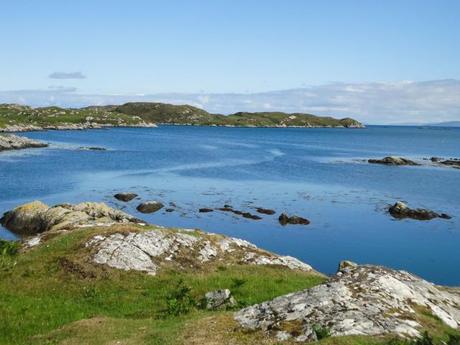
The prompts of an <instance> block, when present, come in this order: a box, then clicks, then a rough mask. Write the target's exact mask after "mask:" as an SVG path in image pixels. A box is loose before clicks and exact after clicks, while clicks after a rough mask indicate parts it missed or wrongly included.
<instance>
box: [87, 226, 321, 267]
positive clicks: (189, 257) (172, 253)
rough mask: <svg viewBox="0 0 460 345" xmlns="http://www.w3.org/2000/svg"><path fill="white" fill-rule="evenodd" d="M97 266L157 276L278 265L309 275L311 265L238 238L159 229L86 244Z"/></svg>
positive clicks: (111, 237) (108, 236) (99, 238)
mask: <svg viewBox="0 0 460 345" xmlns="http://www.w3.org/2000/svg"><path fill="white" fill-rule="evenodd" d="M86 247H87V248H89V249H90V250H91V252H92V260H93V262H94V263H96V264H101V265H107V266H109V267H112V268H117V269H122V270H127V271H129V270H135V271H143V272H147V273H149V274H152V275H155V274H156V273H157V272H158V271H159V270H161V269H162V268H173V269H176V270H177V269H178V270H181V269H183V270H190V269H193V268H195V269H205V268H206V267H208V265H215V264H219V265H231V264H249V265H275V266H284V267H286V268H289V269H294V270H301V271H305V272H310V271H313V269H312V267H311V266H310V265H307V264H306V263H303V262H301V261H300V260H298V259H296V258H293V257H290V256H279V255H276V254H273V253H270V252H267V251H265V250H262V249H259V248H257V247H256V246H255V245H253V244H251V243H249V242H247V241H244V240H240V239H237V238H230V237H225V236H222V235H217V234H208V233H203V232H199V231H193V232H190V231H185V230H182V231H173V230H171V229H161V228H158V229H155V230H147V231H142V232H128V233H126V231H124V232H120V233H118V232H117V233H113V234H108V235H97V236H94V237H93V238H92V239H90V240H89V241H88V242H87V243H86Z"/></svg>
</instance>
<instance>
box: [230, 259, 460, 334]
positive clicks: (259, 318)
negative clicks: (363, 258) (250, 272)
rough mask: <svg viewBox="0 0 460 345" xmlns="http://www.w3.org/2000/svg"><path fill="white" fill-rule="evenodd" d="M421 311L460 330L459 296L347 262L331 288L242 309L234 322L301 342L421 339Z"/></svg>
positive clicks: (404, 275) (390, 272)
mask: <svg viewBox="0 0 460 345" xmlns="http://www.w3.org/2000/svg"><path fill="white" fill-rule="evenodd" d="M420 310H426V311H428V312H429V313H431V314H433V315H434V316H436V317H438V318H439V319H440V320H442V322H444V323H445V324H446V325H448V326H450V327H452V328H459V326H460V294H459V293H456V292H453V291H450V290H447V289H445V288H442V287H439V286H436V285H433V284H431V283H429V282H427V281H425V280H423V279H420V278H418V277H416V276H414V275H412V274H409V273H407V272H404V271H395V270H391V269H388V268H384V267H380V266H371V265H361V266H360V265H356V264H354V263H352V262H345V263H344V264H343V265H341V266H340V268H339V271H338V272H337V274H336V275H335V276H334V277H332V278H331V279H330V280H329V281H328V282H326V283H323V284H321V285H318V286H316V287H313V288H311V289H307V290H303V291H300V292H296V293H291V294H288V295H285V296H281V297H278V298H275V299H274V300H272V301H269V302H264V303H261V304H257V305H254V306H251V307H248V308H245V309H242V310H241V311H239V312H237V313H236V314H235V320H236V321H237V322H238V323H239V324H240V325H241V326H242V327H243V328H246V329H250V330H264V331H267V332H268V333H269V334H271V335H273V336H274V337H277V338H279V339H289V338H294V339H295V340H297V341H315V340H317V334H316V332H317V330H318V329H319V328H320V329H327V331H328V332H329V333H330V334H331V336H345V335H370V336H375V335H383V334H394V335H399V336H402V337H417V336H419V335H420V330H421V329H422V325H421V324H420V321H419V319H418V318H417V315H418V313H419V312H420Z"/></svg>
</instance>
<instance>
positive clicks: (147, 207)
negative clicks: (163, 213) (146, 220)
mask: <svg viewBox="0 0 460 345" xmlns="http://www.w3.org/2000/svg"><path fill="white" fill-rule="evenodd" d="M163 207H164V205H163V204H162V203H161V202H159V201H146V202H143V203H141V204H139V205H138V206H137V207H136V210H138V211H139V212H141V213H153V212H156V211H158V210H160V209H162V208H163Z"/></svg>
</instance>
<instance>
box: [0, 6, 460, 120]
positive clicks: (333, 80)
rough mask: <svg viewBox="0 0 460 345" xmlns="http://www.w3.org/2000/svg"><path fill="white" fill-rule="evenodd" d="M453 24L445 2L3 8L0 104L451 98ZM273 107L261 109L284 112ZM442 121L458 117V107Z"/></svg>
mask: <svg viewBox="0 0 460 345" xmlns="http://www.w3.org/2000/svg"><path fill="white" fill-rule="evenodd" d="M459 23H460V1H443V0H438V1H434V0H433V1H430V0H425V1H423V0H418V1H410V0H398V1H390V0H386V1H372V0H368V1H364V0H363V1H352V0H350V1H345V0H342V1H319V0H318V1H307V0H304V1H300V0H299V1H296V0H277V1H274V0H263V1H262V0H260V1H255V0H232V1H230V0H213V1H210V0H201V1H193V0H188V1H185V0H184V1H174V0H169V1H137V0H132V1H114V0H112V1H103V0H99V1H98V0H92V1H87V0H86V1H85V0H83V1H64V0H61V1H47V0H42V1H24V0H22V1H21V0H14V1H13V0H11V1H8V0H1V2H0V35H1V42H2V43H1V44H2V51H1V53H0V101H2V98H3V100H4V101H7V100H10V98H8V95H11V93H12V92H13V93H14V92H15V95H19V92H20V91H23V94H22V96H21V97H22V98H18V100H19V101H24V102H27V101H28V98H26V95H27V93H24V92H25V91H27V92H28V93H29V94H30V92H31V91H37V92H38V93H37V94H35V98H34V100H35V101H34V102H36V103H37V104H41V103H43V104H45V103H46V104H48V103H53V102H55V103H65V102H70V101H65V100H64V98H62V97H61V98H60V95H61V94H62V93H65V94H66V97H68V96H69V95H68V94H69V93H72V96H73V97H77V95H83V94H84V95H100V96H102V95H111V96H114V95H120V96H123V97H127V96H130V95H139V94H144V95H149V97H150V96H151V97H153V96H154V95H156V96H155V97H156V98H155V97H153V98H154V99H153V100H156V99H157V98H159V96H158V94H168V97H170V94H171V93H179V94H181V95H191V94H193V95H196V94H202V95H214V94H220V95H222V94H226V95H231V94H232V93H236V94H257V93H261V92H268V91H273V90H290V89H299V88H306V89H307V90H312V89H314V91H315V92H316V91H317V90H321V89H322V88H324V87H326V86H328V85H329V86H330V85H332V86H335V85H348V87H349V86H350V85H361V87H363V85H364V86H366V85H367V84H369V86H371V85H376V84H375V83H379V84H377V85H387V84H388V85H395V83H397V85H398V90H400V89H401V87H400V85H406V84H407V81H411V82H413V83H416V84H410V85H418V84H417V83H423V82H426V81H439V80H446V79H448V80H450V81H451V82H452V83H453V84H454V86H453V90H452V85H450V84H449V89H448V90H447V91H446V92H453V94H449V102H450V101H452V99H453V100H455V98H456V97H458V96H459V94H458V83H457V81H458V80H460V63H459V62H460V24H459ZM382 83H383V84H382ZM405 83H406V84H405ZM444 85H445V84H444ZM437 87H439V84H437ZM366 95H367V94H366ZM335 96H336V95H335ZM412 96H413V95H412ZM37 97H42V98H43V100H42V102H40V101H36V100H37V99H39V98H37ZM181 97H182V98H184V97H185V96H181ZM228 97H230V96H228ZM340 97H346V96H344V95H341V96H340ZM400 97H401V96H400ZM185 98H186V97H185ZM323 98H324V97H322V99H323ZM29 99H30V98H29ZM457 100H459V99H458V98H457ZM171 101H172V102H174V99H172V100H171ZM444 101H445V100H444ZM81 102H82V103H84V101H81ZM99 102H102V103H103V102H104V100H103V99H102V98H101V99H99ZM322 102H323V103H324V101H322ZM70 103H72V102H70ZM77 103H78V102H77ZM197 103H199V102H197ZM202 103H203V102H202ZM208 103H209V102H208ZM272 103H273V104H268V106H267V102H265V103H264V104H260V108H268V109H270V107H273V108H274V109H277V110H278V109H281V110H282V109H284V108H282V107H281V106H277V104H278V103H277V102H272ZM441 103H442V102H441ZM458 103H460V102H458ZM449 104H450V103H449ZM200 105H202V106H204V107H206V106H209V104H207V103H206V102H204V103H203V104H201V103H200ZM364 106H365V105H364ZM257 107H258V106H257V105H255V108H251V109H252V110H256V109H257ZM217 108H218V107H217ZM307 108H308V105H307ZM322 108H324V111H323V110H320V111H319V112H320V113H322V112H329V111H328V109H327V106H326V107H322ZM322 108H321V107H319V108H318V109H322ZM344 109H345V108H344ZM417 109H418V108H417ZM417 109H416V110H412V111H416V112H418V116H419V117H420V116H423V111H422V113H420V109H418V110H417ZM231 110H233V109H231V107H229V108H228V109H227V108H226V109H222V112H225V111H231ZM261 110H262V109H261ZM306 110H308V109H304V108H302V109H299V111H306ZM331 111H334V108H331ZM350 111H354V112H356V111H357V109H350ZM431 111H432V109H431ZM445 111H446V109H444V108H440V113H442V114H444V113H445ZM344 113H346V111H344ZM411 119H412V118H410V117H407V116H403V118H402V119H401V121H406V120H408V121H410V120H411ZM441 119H442V120H452V119H460V113H459V108H458V107H457V108H455V107H454V109H449V111H448V113H445V114H444V115H443V116H442V118H441ZM371 122H372V121H371Z"/></svg>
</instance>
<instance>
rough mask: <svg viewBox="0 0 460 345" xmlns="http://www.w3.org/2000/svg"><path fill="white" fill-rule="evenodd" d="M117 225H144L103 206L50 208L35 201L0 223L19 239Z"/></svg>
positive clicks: (124, 214)
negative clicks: (42, 233) (24, 236)
mask: <svg viewBox="0 0 460 345" xmlns="http://www.w3.org/2000/svg"><path fill="white" fill-rule="evenodd" d="M115 223H143V221H141V220H139V219H137V218H134V217H132V216H130V215H129V214H126V213H124V212H122V211H119V210H115V209H113V208H110V207H108V206H107V205H105V204H103V203H96V202H83V203H80V204H77V205H70V204H61V205H56V206H53V207H49V206H48V205H45V204H44V203H42V202H40V201H33V202H31V203H28V204H24V205H21V206H18V207H16V208H15V209H14V210H11V211H8V212H6V213H5V214H4V215H3V217H2V218H1V219H0V224H2V225H3V226H4V227H5V228H7V229H8V230H10V231H12V232H14V233H16V234H19V235H34V234H37V233H41V232H45V231H57V230H68V229H72V228H76V227H83V226H107V225H112V224H115Z"/></svg>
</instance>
